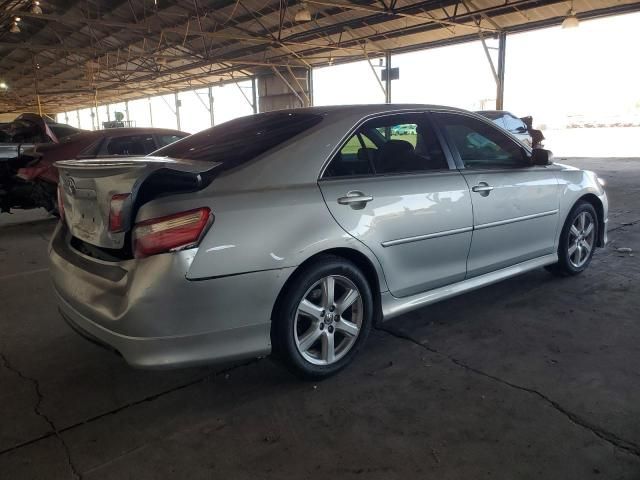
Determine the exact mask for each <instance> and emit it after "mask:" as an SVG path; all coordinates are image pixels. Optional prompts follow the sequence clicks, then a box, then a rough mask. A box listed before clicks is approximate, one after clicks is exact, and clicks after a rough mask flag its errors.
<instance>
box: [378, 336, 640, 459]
mask: <svg viewBox="0 0 640 480" xmlns="http://www.w3.org/2000/svg"><path fill="white" fill-rule="evenodd" d="M378 329H379V330H381V331H383V332H385V333H388V334H389V335H391V336H393V337H396V338H399V339H401V340H407V341H409V342H412V343H414V344H416V345H418V346H419V347H421V348H423V349H425V350H427V351H429V352H431V353H434V354H436V355H439V356H441V357H444V358H446V359H447V360H449V361H450V362H451V363H453V364H455V365H457V366H459V367H461V368H463V369H465V370H467V371H469V372H472V373H475V374H476V375H481V376H483V377H486V378H489V379H491V380H494V381H496V382H499V383H501V384H503V385H506V386H508V387H510V388H514V389H517V390H521V391H523V392H527V393H530V394H532V395H535V396H537V397H538V398H540V399H542V400H544V401H545V402H546V403H547V404H549V405H550V406H551V407H552V408H554V409H555V410H557V411H558V412H560V413H561V414H563V415H564V416H565V417H567V418H568V419H569V420H570V421H571V422H572V423H574V424H576V425H578V426H580V427H582V428H585V429H587V430H589V431H590V432H591V433H593V434H594V435H596V436H597V437H599V438H601V439H602V440H604V441H605V442H607V443H609V444H611V445H613V446H614V447H616V448H619V449H620V450H624V451H625V452H628V453H630V454H632V455H634V456H636V457H640V445H637V444H635V443H633V442H630V441H628V440H625V439H623V438H620V437H619V436H617V435H616V434H615V433H613V432H609V431H608V430H605V429H603V428H602V427H599V426H598V425H595V424H593V423H591V422H590V421H588V420H587V419H585V418H583V417H581V416H580V415H577V414H575V413H573V412H571V411H569V410H567V409H566V408H565V407H563V406H562V405H560V404H559V403H558V402H556V401H555V400H553V399H551V398H549V397H548V396H547V395H545V394H544V393H542V392H539V391H538V390H536V389H534V388H529V387H525V386H522V385H518V384H515V383H512V382H510V381H508V380H504V379H502V378H500V377H497V376H495V375H492V374H490V373H487V372H484V371H482V370H480V369H478V368H475V367H472V366H470V365H468V364H466V363H465V362H463V361H461V360H459V359H457V358H455V357H453V356H451V355H449V354H447V353H444V352H441V351H439V350H437V349H435V348H433V347H431V346H429V345H426V344H424V343H422V342H420V341H419V340H416V339H414V338H412V337H411V336H410V335H409V334H408V333H406V332H404V331H401V330H397V329H392V328H390V327H389V326H381V327H378Z"/></svg>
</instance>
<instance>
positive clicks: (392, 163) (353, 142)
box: [324, 114, 449, 178]
mask: <svg viewBox="0 0 640 480" xmlns="http://www.w3.org/2000/svg"><path fill="white" fill-rule="evenodd" d="M448 168H449V166H448V164H447V160H446V157H445V155H444V152H443V151H442V148H441V146H440V142H439V141H438V139H437V137H436V135H435V132H434V131H433V129H432V128H431V125H430V124H429V122H428V121H427V119H426V116H425V115H424V114H400V115H390V116H385V117H381V118H377V119H374V120H370V121H368V122H366V123H365V124H364V125H363V126H362V127H360V128H359V129H358V130H357V131H356V133H354V134H353V136H352V137H351V138H350V139H349V140H348V141H347V143H345V144H344V145H343V147H342V148H341V149H340V151H339V152H338V153H337V154H336V156H335V157H334V158H333V159H332V161H331V163H330V164H329V166H328V167H327V170H326V171H325V174H324V177H325V178H331V177H349V176H362V175H374V174H379V175H380V174H381V175H386V174H405V173H420V172H425V171H430V170H442V169H448Z"/></svg>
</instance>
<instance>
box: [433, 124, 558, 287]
mask: <svg viewBox="0 0 640 480" xmlns="http://www.w3.org/2000/svg"><path fill="white" fill-rule="evenodd" d="M434 116H435V118H436V119H437V121H438V124H439V126H440V128H441V129H442V131H443V133H444V136H445V138H446V139H447V141H448V143H449V145H450V146H451V150H452V152H453V154H454V156H455V158H456V162H457V163H458V166H459V168H460V171H461V172H462V174H463V175H464V178H465V180H466V181H467V183H468V185H469V189H470V190H471V199H472V202H473V224H474V232H473V240H472V243H471V250H470V252H469V260H468V264H467V272H468V274H467V275H468V277H473V276H476V275H481V274H484V273H487V272H490V271H493V270H498V269H500V268H504V267H508V266H510V265H514V264H516V263H520V262H523V261H526V260H530V259H533V258H537V257H540V256H543V255H546V254H550V253H553V252H554V245H555V238H556V230H557V228H558V205H559V200H560V199H559V188H558V181H557V179H556V177H555V175H554V174H553V172H552V171H551V170H550V169H548V168H547V167H544V166H532V165H531V163H530V160H529V154H528V152H527V151H526V150H525V149H524V147H523V146H522V145H520V144H518V143H517V142H516V141H514V140H513V139H512V138H511V137H509V136H508V135H507V134H505V133H503V132H502V131H501V130H500V129H498V128H496V127H495V126H494V125H493V124H492V123H490V122H488V121H485V120H484V119H479V118H476V117H475V116H471V115H466V114H463V113H457V112H456V113H450V112H446V113H444V112H443V113H435V114H434Z"/></svg>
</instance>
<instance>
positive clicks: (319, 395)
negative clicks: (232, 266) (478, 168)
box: [0, 159, 640, 480]
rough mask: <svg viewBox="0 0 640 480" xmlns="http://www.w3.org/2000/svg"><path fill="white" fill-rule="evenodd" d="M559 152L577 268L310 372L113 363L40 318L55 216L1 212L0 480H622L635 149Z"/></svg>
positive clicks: (630, 413) (637, 196)
mask: <svg viewBox="0 0 640 480" xmlns="http://www.w3.org/2000/svg"><path fill="white" fill-rule="evenodd" d="M566 163H570V164H573V165H577V166H581V167H586V168H589V169H592V170H595V171H597V172H598V173H599V174H600V175H601V176H602V177H603V178H604V179H606V180H607V182H608V186H607V189H608V193H609V198H610V202H611V210H610V224H609V230H610V231H609V239H610V244H609V246H608V247H607V248H606V249H603V250H599V251H598V252H597V253H596V256H595V258H594V260H593V263H592V265H591V267H590V268H589V270H588V271H587V272H585V273H584V274H583V275H580V276H579V277H576V278H570V279H566V278H565V279H559V278H555V277H552V276H550V275H549V274H548V273H547V272H546V271H544V270H542V269H541V270H538V271H533V272H530V273H528V274H525V275H523V276H521V277H518V278H515V279H511V280H507V281H504V282H502V283H500V284H497V285H493V286H490V287H487V288H484V289H481V290H478V291H476V292H473V293H471V294H467V295H464V296H460V297H457V298H454V299H451V300H448V301H446V302H442V303H439V304H436V305H433V306H430V307H427V308H423V309H421V310H419V311H416V312H413V313H411V314H408V315H405V316H403V317H400V318H398V319H395V320H393V321H392V322H389V323H387V324H385V325H384V327H383V328H382V329H379V330H376V331H374V332H373V334H372V336H371V337H370V339H369V341H368V344H367V346H366V348H365V349H364V351H363V352H362V353H361V355H360V356H359V358H358V359H357V361H356V362H355V364H354V365H352V366H351V367H350V368H348V369H346V370H345V371H343V372H342V373H341V374H339V375H337V376H335V377H333V378H331V379H328V380H326V381H323V382H319V383H309V382H300V381H298V380H297V379H296V378H294V377H292V376H291V375H290V374H288V373H287V372H286V371H285V370H283V369H282V368H281V367H279V366H278V365H277V364H275V363H273V362H272V361H271V360H270V359H268V358H267V359H262V360H255V361H251V362H245V363H243V364H239V365H227V366H222V367H215V368H199V369H188V370H180V371H165V372H148V371H137V370H133V369H131V368H130V367H128V366H127V365H126V364H125V363H124V362H123V360H122V359H121V358H119V357H117V356H115V355H113V354H111V353H109V352H108V351H105V350H103V349H100V348H98V347H96V346H94V345H93V344H91V343H88V342H87V341H85V340H84V339H82V338H80V337H78V336H77V335H76V334H75V333H74V332H72V331H71V330H70V329H69V328H68V327H67V326H66V325H65V324H64V323H63V321H62V320H61V318H60V317H59V315H58V313H57V311H56V306H55V303H54V298H53V293H52V290H51V286H50V283H49V279H48V276H47V270H46V245H47V243H46V242H47V240H48V237H49V235H50V233H51V231H52V229H53V226H54V221H53V220H51V219H47V218H46V217H45V216H44V215H41V214H38V213H33V212H31V213H28V214H27V215H24V214H18V215H13V216H11V217H9V216H7V215H4V216H0V478H2V479H23V478H24V479H66V478H85V479H119V480H121V479H128V478H131V479H145V478H154V479H164V478H172V479H173V478H189V479H212V478H221V479H222V478H224V479H234V480H235V479H252V480H253V479H283V478H288V479H321V478H322V479H324V478H327V477H334V478H367V479H408V478H420V479H427V478H433V479H438V480H444V479H474V480H475V479H481V478H487V479H536V480H540V479H545V480H549V479H563V480H565V479H581V480H582V479H587V478H598V479H639V478H640V313H639V312H640V264H639V259H640V159H569V160H567V161H566ZM21 220H22V221H24V220H27V223H20V222H21ZM619 247H629V248H632V249H633V253H619V252H618V251H617V248H619Z"/></svg>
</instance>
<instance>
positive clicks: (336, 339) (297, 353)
mask: <svg viewBox="0 0 640 480" xmlns="http://www.w3.org/2000/svg"><path fill="white" fill-rule="evenodd" d="M331 291H333V297H334V298H333V302H332V301H331V297H332V295H331V294H329V295H328V294H327V293H326V292H331ZM373 318H374V303H373V295H372V293H371V287H370V286H369V283H368V281H367V279H366V277H365V276H364V275H363V274H362V272H361V271H360V269H359V268H358V267H357V266H356V265H355V264H354V263H352V262H350V261H349V260H346V259H344V258H341V257H337V256H334V255H326V256H322V257H319V258H318V259H317V260H315V261H313V262H312V263H310V264H308V265H305V266H304V267H303V268H302V269H301V270H300V271H298V272H296V273H295V274H294V276H293V277H292V278H291V279H290V281H289V282H287V285H286V286H285V290H283V292H282V294H281V295H280V297H279V299H278V304H277V305H276V308H275V309H274V318H273V319H272V326H271V341H272V345H273V353H274V356H275V357H276V358H277V359H278V360H280V361H281V362H283V363H284V364H285V366H286V367H288V368H289V369H290V370H291V371H292V372H293V373H295V374H296V375H298V376H300V377H302V378H306V379H321V378H325V377H329V376H330V375H333V374H335V373H337V372H338V371H340V370H341V369H343V368H344V367H345V366H347V365H348V364H349V363H351V361H352V360H353V358H354V357H355V356H356V355H357V353H358V351H359V350H360V348H361V347H362V345H363V344H364V343H365V341H366V339H367V336H368V335H369V332H370V330H371V326H372V323H373ZM332 346H333V347H332Z"/></svg>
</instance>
